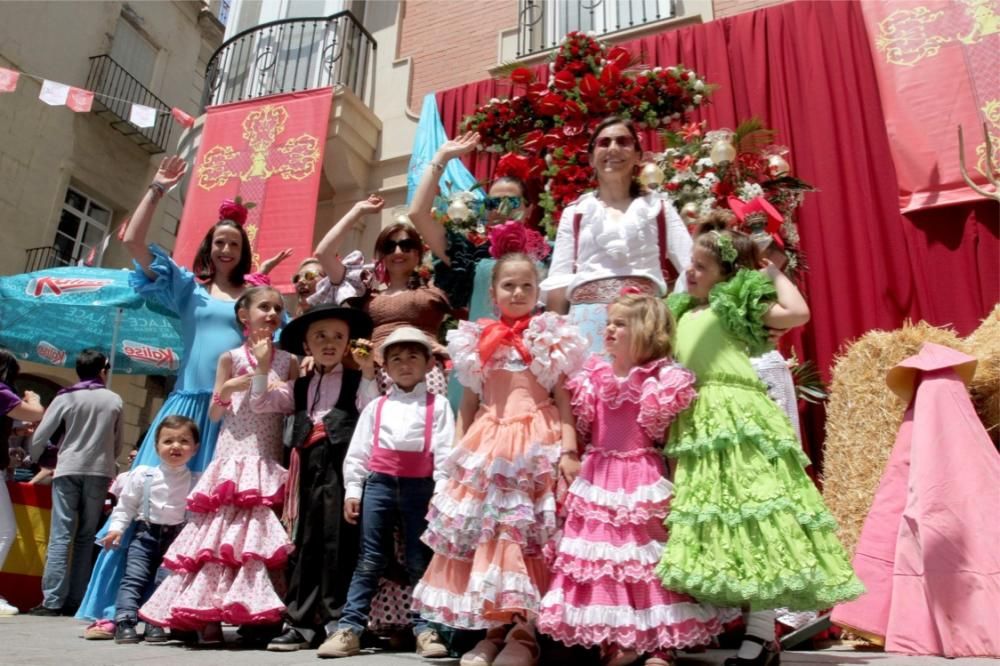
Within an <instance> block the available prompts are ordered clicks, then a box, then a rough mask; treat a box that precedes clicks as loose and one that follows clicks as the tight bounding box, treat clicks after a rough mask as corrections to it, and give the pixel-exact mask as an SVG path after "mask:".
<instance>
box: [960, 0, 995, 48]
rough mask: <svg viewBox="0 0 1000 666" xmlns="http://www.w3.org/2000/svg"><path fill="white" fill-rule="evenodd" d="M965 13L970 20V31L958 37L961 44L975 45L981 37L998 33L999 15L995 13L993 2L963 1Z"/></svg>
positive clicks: (983, 0)
mask: <svg viewBox="0 0 1000 666" xmlns="http://www.w3.org/2000/svg"><path fill="white" fill-rule="evenodd" d="M964 3H965V5H966V7H965V13H966V14H968V15H969V18H971V19H972V31H971V32H969V34H968V35H965V36H964V37H963V36H959V37H958V41H960V42H962V43H963V44H975V43H976V42H978V41H980V40H981V39H982V38H983V37H989V36H990V35H995V34H997V33H1000V15H998V14H997V12H996V7H995V6H994V4H993V3H994V0H964Z"/></svg>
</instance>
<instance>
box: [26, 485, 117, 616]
mask: <svg viewBox="0 0 1000 666" xmlns="http://www.w3.org/2000/svg"><path fill="white" fill-rule="evenodd" d="M110 486H111V479H110V478H108V477H106V476H84V475H82V474H68V475H65V476H57V477H56V478H55V479H54V480H53V481H52V526H51V527H50V529H49V548H48V552H47V554H46V556H45V572H44V573H43V574H42V605H43V606H45V607H46V608H51V609H53V610H59V609H61V608H63V607H67V608H76V607H77V606H79V605H80V601H81V600H82V599H83V593H84V592H85V591H86V589H87V581H89V580H90V569H91V567H92V566H93V564H94V535H95V534H96V533H97V528H98V527H100V524H101V517H102V516H103V514H104V500H105V498H106V497H107V496H108V488H109V487H110Z"/></svg>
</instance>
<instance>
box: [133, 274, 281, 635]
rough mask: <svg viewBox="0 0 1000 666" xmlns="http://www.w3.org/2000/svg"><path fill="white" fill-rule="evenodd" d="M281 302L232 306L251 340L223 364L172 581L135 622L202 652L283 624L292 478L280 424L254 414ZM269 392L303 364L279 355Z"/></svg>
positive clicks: (263, 298) (266, 292)
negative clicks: (193, 638)
mask: <svg viewBox="0 0 1000 666" xmlns="http://www.w3.org/2000/svg"><path fill="white" fill-rule="evenodd" d="M282 311H283V301H282V298H281V294H279V293H278V292H277V291H275V290H274V289H272V288H271V287H254V288H251V289H248V290H247V291H245V292H244V293H243V295H242V296H241V297H240V299H239V300H238V301H236V314H237V319H238V321H239V324H240V326H241V327H242V328H243V330H244V331H246V332H248V334H249V340H248V341H247V342H246V343H245V344H243V345H242V346H240V347H237V348H236V349H231V350H229V351H227V352H224V353H223V354H222V356H220V357H219V367H218V371H217V373H216V381H215V392H214V394H213V396H212V407H211V410H210V413H209V414H210V417H211V418H212V419H214V420H217V419H219V418H222V419H223V423H222V429H221V430H220V432H219V440H218V444H217V446H216V450H215V457H214V458H213V460H212V462H211V463H209V465H208V467H207V468H206V469H205V472H204V473H203V474H202V476H201V478H200V479H199V481H198V483H197V485H196V486H195V487H194V489H193V490H192V491H191V493H190V494H189V495H188V499H187V508H188V511H189V515H190V519H189V521H188V523H187V525H186V526H185V527H184V529H183V530H182V531H181V533H180V534H179V535H177V538H176V539H175V540H174V543H173V545H171V547H170V549H169V550H168V551H167V553H166V555H164V557H163V565H164V566H165V567H166V568H168V569H170V570H171V573H170V575H169V576H168V577H167V578H166V580H164V582H163V583H162V584H161V585H160V586H159V587H158V588H157V590H156V592H155V593H154V594H153V596H152V597H151V598H150V599H149V601H148V602H146V604H145V605H143V607H142V608H141V609H140V610H139V616H140V617H141V618H142V619H143V620H146V621H149V622H152V623H153V624H157V625H160V626H164V627H170V628H171V629H177V630H184V631H198V632H199V642H200V643H201V644H203V645H206V644H218V643H221V642H222V628H221V625H222V623H226V624H237V625H268V624H279V623H280V622H281V618H282V613H283V612H284V610H285V606H284V604H283V603H282V601H281V595H282V587H283V570H284V566H285V562H286V560H287V558H288V555H289V553H290V552H291V550H292V544H291V542H290V541H289V540H288V536H287V534H286V533H285V530H284V528H283V527H282V525H281V522H280V521H279V520H278V516H277V515H276V514H275V509H276V507H279V506H280V505H281V504H282V502H283V500H284V496H285V481H286V478H287V476H288V472H287V471H286V470H285V469H284V468H283V467H282V466H281V464H280V462H279V461H280V460H281V447H282V443H281V426H282V415H281V414H277V413H256V412H254V411H253V410H252V409H251V405H250V390H249V389H250V381H251V379H252V378H253V375H254V369H255V368H256V366H257V363H258V361H257V355H256V353H257V352H258V351H259V350H258V349H257V347H266V346H267V345H266V343H267V342H268V341H269V340H270V339H271V337H272V336H273V335H274V331H275V330H276V329H277V327H278V324H279V323H280V321H281V313H282ZM273 354H274V356H273V357H272V360H271V370H270V373H269V376H270V382H271V383H281V382H285V381H288V380H291V379H294V378H295V377H297V376H298V361H297V360H296V359H295V357H294V356H292V355H291V354H289V353H288V352H285V351H281V350H274V351H273Z"/></svg>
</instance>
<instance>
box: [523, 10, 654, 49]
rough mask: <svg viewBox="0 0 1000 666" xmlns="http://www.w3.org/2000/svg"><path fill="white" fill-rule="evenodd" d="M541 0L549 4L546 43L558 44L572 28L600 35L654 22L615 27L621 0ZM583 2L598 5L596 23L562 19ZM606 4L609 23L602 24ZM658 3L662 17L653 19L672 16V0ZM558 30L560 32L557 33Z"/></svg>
mask: <svg viewBox="0 0 1000 666" xmlns="http://www.w3.org/2000/svg"><path fill="white" fill-rule="evenodd" d="M540 1H541V2H543V3H545V4H546V5H547V6H546V10H547V11H546V12H545V41H544V42H543V43H544V44H553V43H554V44H558V43H559V42H560V41H562V38H563V36H564V35H565V33H566V32H568V31H570V30H583V32H587V31H590V30H593V31H594V32H596V33H597V34H598V35H606V34H608V33H609V32H617V31H618V30H625V29H627V28H630V27H631V28H638V27H639V26H641V25H646V23H650V22H652V21H647V22H646V23H636V24H635V25H633V26H622V27H619V28H615V25H616V23H617V22H616V20H615V19H616V17H617V14H618V9H619V0H603V1H602V2H598V0H540ZM582 2H586V3H587V4H589V5H593V4H596V5H597V7H595V10H596V11H595V12H594V25H593V26H590V27H586V26H583V27H581V26H570V25H568V22H566V21H563V20H562V14H563V12H567V13H569V15H570V16H572V15H575V14H576V9H575V7H576V5H578V4H582ZM605 4H606V5H607V6H608V12H607V14H608V17H607V23H606V24H605V25H601V24H602V23H604V22H605V21H604V13H605V12H604V10H603V9H602V8H601V6H602V5H605ZM656 4H657V5H658V9H659V11H660V18H659V19H652V20H653V21H655V20H663V19H667V18H671V14H670V0H656ZM571 5H572V7H573V10H572V11H569V10H570V6H571ZM561 26H565V27H561ZM557 32H558V33H559V34H556V33H557Z"/></svg>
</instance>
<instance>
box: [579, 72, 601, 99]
mask: <svg viewBox="0 0 1000 666" xmlns="http://www.w3.org/2000/svg"><path fill="white" fill-rule="evenodd" d="M600 92H601V83H600V81H598V80H597V77H596V76H594V75H593V74H584V75H583V78H582V79H581V80H580V93H581V94H583V96H584V97H597V95H599V94H600Z"/></svg>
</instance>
